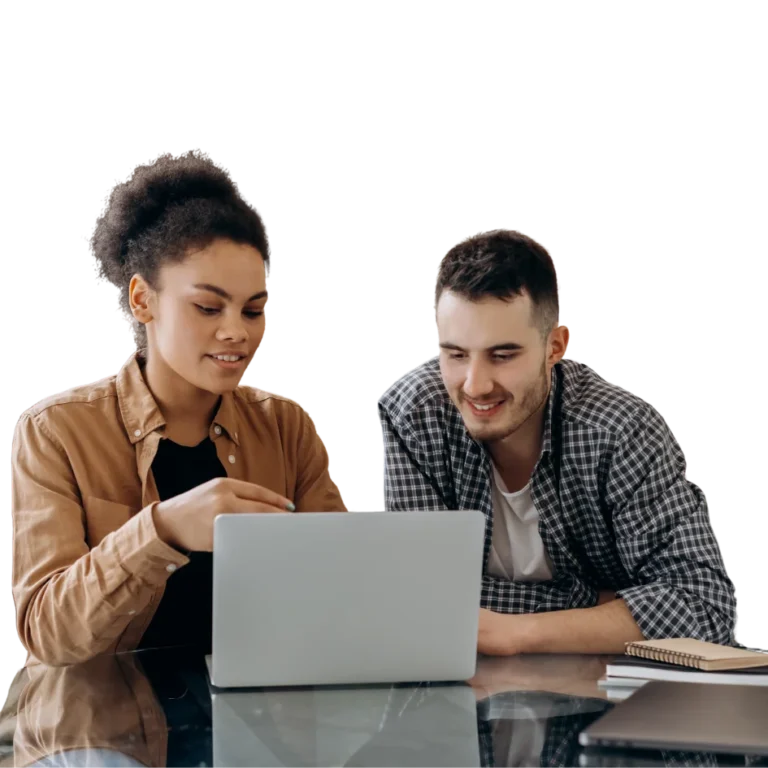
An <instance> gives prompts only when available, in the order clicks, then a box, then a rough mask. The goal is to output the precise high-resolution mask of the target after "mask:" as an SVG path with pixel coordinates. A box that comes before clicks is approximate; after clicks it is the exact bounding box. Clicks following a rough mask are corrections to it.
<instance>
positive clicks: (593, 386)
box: [560, 360, 655, 434]
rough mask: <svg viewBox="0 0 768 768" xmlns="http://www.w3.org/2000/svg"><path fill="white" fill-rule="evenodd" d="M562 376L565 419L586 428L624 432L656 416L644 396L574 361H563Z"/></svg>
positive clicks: (561, 365)
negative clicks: (641, 419) (639, 395)
mask: <svg viewBox="0 0 768 768" xmlns="http://www.w3.org/2000/svg"><path fill="white" fill-rule="evenodd" d="M560 369H561V371H562V375H563V418H564V419H565V420H566V421H567V422H568V423H570V424H573V425H575V426H579V427H583V428H586V429H592V430H598V431H602V432H609V433H612V434H616V433H621V432H623V431H624V430H626V429H627V428H629V427H630V426H632V425H634V424H636V423H637V420H638V419H639V418H642V417H646V416H651V415H655V411H654V410H653V408H652V407H651V406H650V405H649V404H648V403H647V402H646V401H645V400H643V399H642V398H640V397H638V396H637V395H633V394H632V393H631V392H628V391H627V390H626V389H623V388H622V387H619V386H617V385H616V384H611V383H610V382H608V381H606V380H605V379H603V378H602V377H601V376H599V375H598V374H597V373H595V371H593V370H592V369H591V368H590V367H589V366H587V365H584V364H583V363H577V362H576V361H575V360H563V361H562V362H561V363H560Z"/></svg>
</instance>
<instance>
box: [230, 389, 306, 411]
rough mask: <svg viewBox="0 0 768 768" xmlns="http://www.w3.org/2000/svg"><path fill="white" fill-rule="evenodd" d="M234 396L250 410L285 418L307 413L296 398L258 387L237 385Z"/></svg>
mask: <svg viewBox="0 0 768 768" xmlns="http://www.w3.org/2000/svg"><path fill="white" fill-rule="evenodd" d="M234 396H235V401H236V402H239V403H241V404H242V406H243V407H244V408H246V409H248V410H254V411H259V412H262V413H273V414H275V415H276V416H281V417H283V418H285V417H291V416H293V417H296V418H301V417H302V416H306V415H307V413H306V411H305V410H304V409H303V408H302V407H301V406H300V405H299V404H298V403H297V402H296V401H295V400H291V399H290V398H289V397H283V396H282V395H276V394H274V393H273V392H267V391H265V390H263V389H258V388H256V387H246V386H240V387H237V389H235V391H234Z"/></svg>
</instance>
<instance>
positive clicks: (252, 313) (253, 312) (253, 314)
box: [243, 309, 264, 320]
mask: <svg viewBox="0 0 768 768" xmlns="http://www.w3.org/2000/svg"><path fill="white" fill-rule="evenodd" d="M243 314H244V315H245V316H246V317H247V318H248V319H250V320H255V319H256V318H257V317H261V316H262V315H263V314H264V313H263V312H262V311H261V310H256V309H254V310H248V309H246V310H244V311H243Z"/></svg>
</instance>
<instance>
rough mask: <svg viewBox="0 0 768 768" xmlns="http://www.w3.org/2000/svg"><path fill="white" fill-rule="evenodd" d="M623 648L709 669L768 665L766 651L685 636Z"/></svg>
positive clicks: (646, 656)
mask: <svg viewBox="0 0 768 768" xmlns="http://www.w3.org/2000/svg"><path fill="white" fill-rule="evenodd" d="M624 652H625V653H626V654H627V655H629V656H637V657H639V658H641V659H649V660H650V661H661V662H664V663H666V664H678V665H680V666H683V667H693V668H694V669H701V670H704V671H706V672H716V671H718V670H724V669H725V670H727V669H747V668H748V667H763V666H768V655H766V654H765V653H756V652H755V651H748V650H745V649H743V648H731V647H730V646H728V645H717V644H716V643H705V642H704V641H703V640H692V639H690V638H685V637H673V638H668V639H666V640H640V641H638V642H634V643H627V644H626V646H625V648H624Z"/></svg>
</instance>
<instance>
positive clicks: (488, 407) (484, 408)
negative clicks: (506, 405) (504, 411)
mask: <svg viewBox="0 0 768 768" xmlns="http://www.w3.org/2000/svg"><path fill="white" fill-rule="evenodd" d="M499 402H501V401H499ZM498 404H499V403H491V404H490V405H478V404H477V403H472V407H473V408H477V410H478V411H490V410H491V408H495V407H496V406H497V405H498Z"/></svg>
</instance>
